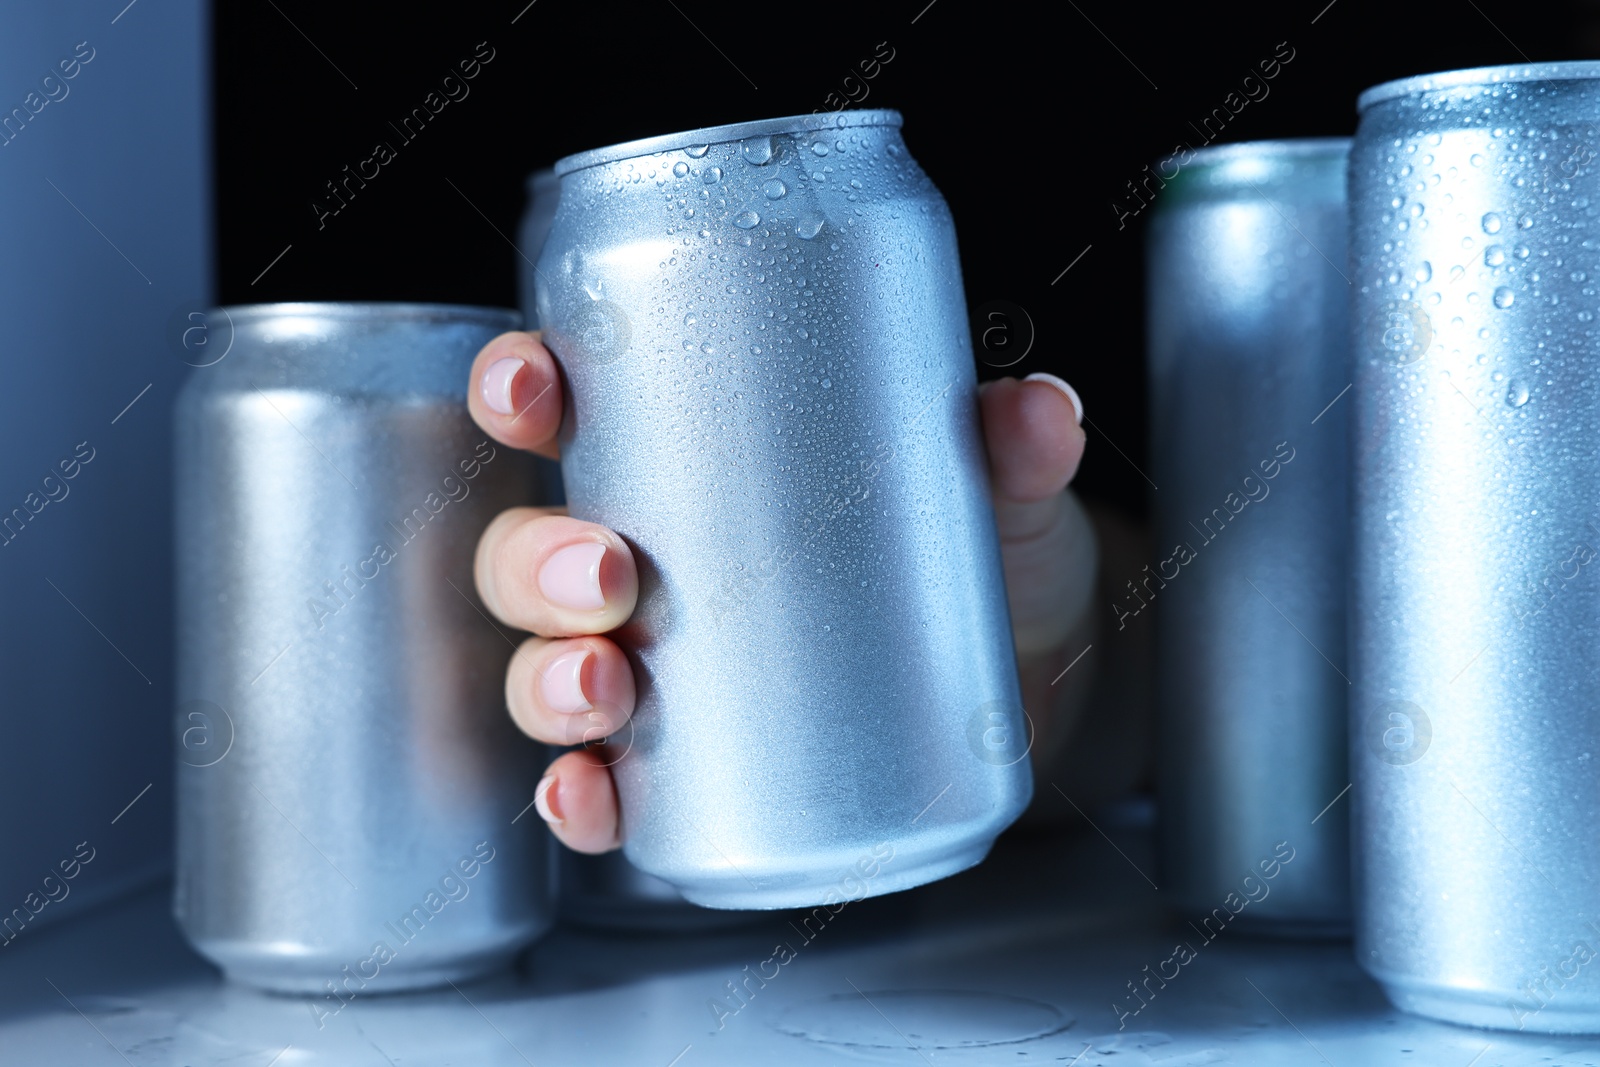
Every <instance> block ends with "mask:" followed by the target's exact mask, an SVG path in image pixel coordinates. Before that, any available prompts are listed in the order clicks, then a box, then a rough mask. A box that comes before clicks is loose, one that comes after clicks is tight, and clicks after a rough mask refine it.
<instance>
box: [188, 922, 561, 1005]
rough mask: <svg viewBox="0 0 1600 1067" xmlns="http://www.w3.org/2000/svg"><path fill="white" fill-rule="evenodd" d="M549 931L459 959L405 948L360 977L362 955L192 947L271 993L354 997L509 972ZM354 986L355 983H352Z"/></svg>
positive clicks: (242, 981)
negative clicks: (409, 953)
mask: <svg viewBox="0 0 1600 1067" xmlns="http://www.w3.org/2000/svg"><path fill="white" fill-rule="evenodd" d="M548 928H549V926H548V924H545V925H541V926H539V927H537V928H535V929H532V930H528V931H526V932H524V933H522V934H520V935H519V936H517V937H514V938H507V939H505V940H503V941H501V942H499V943H498V944H496V945H493V946H490V947H486V948H479V949H476V950H473V951H469V952H464V953H462V954H461V955H460V956H457V957H455V958H441V955H440V954H433V955H432V957H431V958H428V959H416V960H411V961H407V960H406V958H405V951H404V948H402V949H401V950H400V951H399V952H398V953H396V955H395V957H394V958H393V959H391V960H390V962H388V963H386V964H382V965H381V967H380V969H379V970H378V972H377V973H376V974H375V975H360V973H359V964H360V963H362V962H368V961H364V960H363V954H359V953H358V954H356V955H354V956H351V955H348V954H347V955H344V956H340V957H334V956H332V955H328V956H322V955H316V956H279V957H274V956H272V955H271V954H270V953H267V952H262V951H260V950H259V949H257V948H255V947H253V946H244V945H240V944H238V943H232V944H224V943H218V942H210V943H205V942H191V944H193V945H194V947H195V950H196V951H198V952H199V953H200V954H201V955H202V956H204V957H206V959H208V960H210V961H211V962H212V963H214V964H216V965H217V966H218V967H220V968H221V969H222V973H223V974H224V975H225V976H226V977H227V978H228V980H229V981H230V982H236V983H238V984H239V985H244V986H249V987H251V988H252V989H259V990H261V991H263V992H266V993H281V994H285V995H291V996H305V995H318V996H321V995H325V994H327V992H328V986H329V984H330V983H331V984H332V985H333V986H334V987H335V988H336V989H337V990H338V991H339V994H340V995H341V996H345V997H348V996H349V995H350V994H352V993H359V994H360V995H361V996H384V995H386V994H389V993H412V992H416V991H418V990H425V989H433V988H436V987H442V986H446V985H449V984H450V983H451V982H457V983H460V982H470V981H476V980H478V979H480V978H486V977H489V976H490V975H493V974H495V973H496V972H499V971H503V970H508V969H510V967H511V965H512V964H513V963H514V962H515V961H516V959H517V957H518V956H520V955H521V954H522V953H523V952H524V951H526V950H527V948H528V946H529V945H531V944H532V943H533V942H534V941H536V940H537V939H538V938H539V937H540V936H541V935H542V934H543V933H544V932H545V931H546V930H547V929H548ZM347 972H348V973H347ZM351 982H354V983H355V984H354V985H353V986H352V985H349V984H348V983H351Z"/></svg>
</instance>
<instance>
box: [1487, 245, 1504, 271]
mask: <svg viewBox="0 0 1600 1067" xmlns="http://www.w3.org/2000/svg"><path fill="white" fill-rule="evenodd" d="M1505 261H1506V251H1505V249H1503V248H1501V247H1500V246H1499V245H1490V246H1489V247H1488V248H1485V249H1484V250H1483V265H1484V266H1486V267H1498V266H1500V264H1502V263H1504V262H1505Z"/></svg>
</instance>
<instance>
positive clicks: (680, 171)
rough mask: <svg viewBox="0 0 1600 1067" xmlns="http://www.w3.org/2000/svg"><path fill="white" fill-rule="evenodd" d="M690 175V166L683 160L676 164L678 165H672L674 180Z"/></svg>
mask: <svg viewBox="0 0 1600 1067" xmlns="http://www.w3.org/2000/svg"><path fill="white" fill-rule="evenodd" d="M688 173H689V164H687V163H685V162H684V161H683V160H681V159H680V160H678V162H676V163H674V164H673V165H672V176H673V177H674V178H681V177H683V176H684V175H685V174H688Z"/></svg>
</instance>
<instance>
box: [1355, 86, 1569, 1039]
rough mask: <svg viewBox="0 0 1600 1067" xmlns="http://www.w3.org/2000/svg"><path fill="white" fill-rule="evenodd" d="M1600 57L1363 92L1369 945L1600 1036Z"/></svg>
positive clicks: (1469, 998) (1378, 971)
mask: <svg viewBox="0 0 1600 1067" xmlns="http://www.w3.org/2000/svg"><path fill="white" fill-rule="evenodd" d="M1597 79H1600V64H1596V63H1556V64H1535V65H1530V66H1519V67H1502V68H1492V69H1483V70H1467V71H1456V72H1451V73H1445V74H1437V75H1430V76H1426V77H1419V78H1411V79H1408V80H1405V81H1399V82H1392V83H1388V84H1385V85H1380V86H1377V87H1376V88H1373V89H1369V90H1368V91H1367V92H1365V93H1363V94H1362V96H1361V99H1360V104H1359V107H1360V110H1361V125H1360V129H1359V132H1358V134H1357V136H1356V141H1355V146H1354V148H1353V149H1352V152H1351V160H1350V182H1351V185H1350V194H1351V208H1352V216H1353V229H1352V249H1351V251H1352V262H1351V267H1352V271H1353V273H1352V276H1351V278H1352V281H1353V282H1354V291H1355V295H1356V304H1355V307H1356V315H1355V319H1354V322H1353V326H1354V334H1353V336H1354V345H1355V354H1356V357H1357V358H1356V368H1355V387H1354V389H1353V390H1352V392H1351V399H1352V400H1353V401H1354V405H1353V406H1354V411H1355V415H1354V423H1353V435H1354V442H1355V446H1354V448H1353V451H1352V457H1353V463H1354V472H1353V473H1354V485H1355V497H1354V508H1353V510H1354V517H1355V534H1354V537H1355V540H1354V551H1355V559H1356V567H1355V571H1354V579H1355V580H1354V586H1353V597H1354V600H1353V605H1352V606H1353V618H1354V627H1353V630H1352V635H1353V652H1354V660H1353V677H1354V680H1355V689H1354V704H1353V709H1352V719H1351V723H1352V730H1351V733H1352V737H1351V760H1352V764H1353V770H1354V772H1355V789H1354V794H1353V799H1354V801H1355V805H1354V810H1355V833H1356V841H1357V842H1358V850H1357V863H1356V887H1357V919H1356V956H1357V959H1358V960H1359V961H1360V963H1361V965H1362V966H1363V967H1365V968H1366V969H1367V971H1368V972H1369V973H1370V974H1372V975H1373V977H1375V978H1376V979H1377V980H1378V981H1379V982H1380V983H1382V985H1383V987H1384V991H1385V992H1386V993H1387V994H1388V995H1389V998H1390V999H1391V1000H1392V1001H1394V1003H1395V1004H1396V1005H1397V1006H1399V1007H1401V1008H1403V1009H1405V1010H1407V1011H1412V1012H1416V1013H1418V1014H1422V1015H1428V1016H1433V1017H1435V1018H1439V1019H1446V1020H1450V1021H1453V1022H1461V1023H1468V1024H1470V1025H1473V1026H1485V1027H1496V1028H1505V1029H1518V1030H1532V1031H1544V1032H1550V1033H1594V1032H1600V959H1597V955H1600V897H1597V895H1596V892H1595V885H1596V881H1597V879H1600V835H1597V834H1596V833H1595V831H1594V827H1595V825H1596V822H1597V820H1600V774H1596V772H1595V763H1596V758H1597V754H1600V717H1597V716H1596V715H1595V710H1594V709H1595V708H1596V706H1597V705H1600V566H1597V567H1595V568H1594V569H1590V564H1591V563H1593V562H1594V560H1595V559H1596V557H1597V555H1600V532H1597V529H1596V527H1597V525H1600V493H1597V491H1596V490H1597V489H1600V414H1597V412H1600V378H1597V377H1596V375H1595V373H1594V351H1595V347H1594V346H1595V336H1596V323H1595V321H1594V309H1595V305H1596V303H1597V300H1596V285H1597V284H1600V281H1597V280H1600V251H1597V249H1600V226H1597V220H1596V215H1595V212H1596V205H1600V166H1597V164H1596V160H1597V156H1600V120H1597V118H1596V116H1597V115H1600V80H1597Z"/></svg>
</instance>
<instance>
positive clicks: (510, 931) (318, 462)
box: [174, 304, 549, 1012]
mask: <svg viewBox="0 0 1600 1067" xmlns="http://www.w3.org/2000/svg"><path fill="white" fill-rule="evenodd" d="M517 323H518V317H517V315H516V314H515V313H514V312H510V311H499V310H490V309H482V308H462V307H448V306H441V305H407V304H277V305H260V306H254V307H237V308H224V309H221V310H219V311H217V312H214V313H212V316H211V327H212V329H211V332H212V335H213V339H214V340H216V341H217V342H218V343H219V345H220V344H221V343H222V339H221V338H220V337H219V335H220V334H222V333H223V332H224V330H227V331H230V333H229V337H228V338H227V340H228V341H230V342H231V347H230V348H229V349H228V351H227V354H226V357H225V358H224V359H223V360H222V361H221V362H219V363H217V364H216V365H214V366H210V367H206V368H204V369H202V370H200V371H197V372H195V373H194V375H193V376H192V377H191V378H190V379H189V381H188V383H187V384H186V385H185V387H184V389H183V391H182V393H181V394H180V399H179V402H178V406H177V412H176V424H177V425H176V430H177V446H176V484H177V489H178V503H177V508H178V511H177V540H178V544H177V549H178V552H177V558H178V607H179V627H178V647H179V665H178V694H179V696H178V698H179V706H178V716H177V719H178V724H177V728H178V732H179V737H178V757H179V766H178V804H177V810H178V875H177V885H176V891H175V900H174V911H175V913H176V915H177V918H178V922H179V925H180V926H181V927H182V929H183V931H184V933H185V934H186V935H187V936H188V938H189V940H190V941H191V942H192V943H193V944H194V946H195V947H196V948H197V949H199V951H200V952H201V953H202V954H203V955H205V956H207V957H208V958H210V959H211V960H212V961H213V962H215V963H217V964H219V965H220V966H221V967H222V968H223V970H224V971H226V972H227V974H228V975H229V976H230V977H232V978H234V979H237V980H239V981H242V982H245V983H248V984H251V985H257V986H262V987H266V988H269V989H274V990H281V991H293V992H305V993H329V995H330V997H337V998H339V999H337V1000H333V999H330V1001H329V1004H328V1005H327V1006H326V1008H325V1010H326V1011H330V1012H331V1011H336V1010H337V1007H338V1005H339V1004H342V1003H343V1001H344V1000H348V999H349V997H351V996H353V995H357V994H359V993H372V992H386V991H391V990H398V989H406V988H413V987H418V986H424V985H432V984H439V983H443V982H445V981H446V980H460V979H463V978H467V977H471V976H473V975H475V974H477V973H480V972H483V971H486V970H489V969H492V968H494V967H496V966H499V965H503V964H505V963H507V962H509V960H510V959H511V957H512V956H514V955H515V953H516V952H517V951H518V950H520V949H521V948H523V947H524V946H525V945H527V944H528V942H530V941H531V940H533V938H535V937H536V936H537V935H538V934H539V933H540V932H541V931H542V930H543V929H544V928H545V926H546V925H547V924H548V912H549V905H548V902H547V899H546V893H547V891H548V886H547V884H546V883H547V881H548V864H547V856H548V847H549V838H548V835H547V833H546V832H545V830H544V828H543V826H542V825H541V824H539V823H538V821H537V820H535V821H534V822H532V823H529V822H528V821H527V820H523V821H521V822H520V824H518V825H513V820H514V819H515V818H516V817H517V815H518V812H519V809H521V808H522V807H523V805H524V804H526V803H527V800H528V797H529V796H530V795H531V793H530V790H531V789H532V787H533V785H534V783H536V782H537V780H538V776H539V774H540V771H541V768H542V766H543V752H542V750H541V748H540V747H539V746H537V745H535V744H533V743H532V742H530V741H528V740H527V739H525V738H523V737H522V736H521V735H520V734H519V733H518V732H517V730H516V728H515V726H514V725H513V724H512V723H511V721H510V718H509V716H508V715H507V714H506V712H505V702H504V691H503V687H504V677H505V666H506V661H507V659H508V658H509V655H510V653H511V648H512V646H511V645H510V644H509V642H508V640H507V639H506V637H505V636H504V635H502V634H500V633H497V632H496V629H495V628H494V627H493V626H492V625H491V624H490V623H489V622H488V619H487V616H486V615H485V614H484V613H483V609H482V607H481V605H479V603H478V601H477V596H476V593H475V592H474V589H473V576H472V559H473V552H474V547H475V545H476V543H477V539H478V536H479V534H481V533H482V531H483V528H484V526H485V525H486V524H487V523H488V522H489V520H490V519H491V518H492V517H493V516H494V515H495V514H497V513H498V512H500V511H501V510H503V509H504V508H507V507H511V506H514V505H517V504H522V503H526V502H527V494H528V484H529V482H528V467H527V464H526V462H525V459H524V457H522V456H520V455H519V454H517V453H514V452H512V451H511V450H509V449H506V448H504V447H499V446H495V445H493V444H492V443H491V442H488V441H487V440H486V439H485V437H484V435H483V434H482V432H481V431H478V430H477V429H476V428H475V426H474V425H473V423H472V420H471V418H470V417H469V416H468V414H467V411H466V406H465V404H464V403H463V402H462V395H461V394H462V389H463V385H464V383H465V382H466V381H467V374H468V370H469V368H470V366H471V362H472V358H473V356H474V354H475V353H476V352H477V350H478V348H479V347H480V346H481V345H482V344H483V343H484V342H486V341H487V340H488V339H489V338H491V337H493V336H494V335H495V334H497V333H499V332H501V331H503V330H506V329H514V328H515V327H516V325H517ZM196 730H200V731H206V732H207V735H208V736H207V737H205V738H203V739H201V738H197V735H196V734H195V731H196ZM197 740H203V741H204V742H205V743H203V744H197V743H196V742H197ZM380 946H382V947H381V948H380ZM330 990H335V991H337V992H336V993H330Z"/></svg>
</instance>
